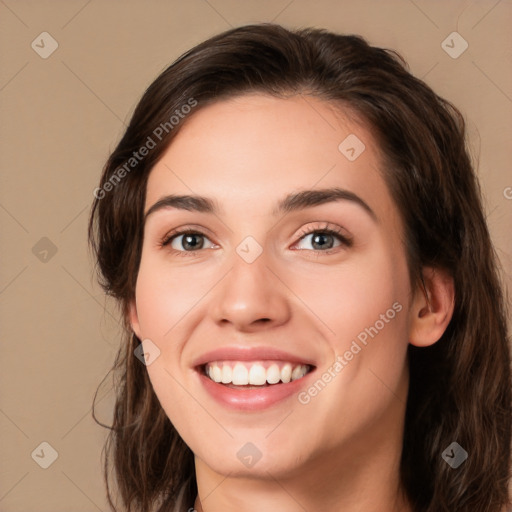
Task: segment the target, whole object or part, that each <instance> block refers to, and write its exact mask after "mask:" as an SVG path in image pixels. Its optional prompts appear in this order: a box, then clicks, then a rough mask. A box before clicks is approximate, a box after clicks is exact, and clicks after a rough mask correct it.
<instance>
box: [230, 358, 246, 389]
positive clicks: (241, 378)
mask: <svg viewBox="0 0 512 512" xmlns="http://www.w3.org/2000/svg"><path fill="white" fill-rule="evenodd" d="M232 382H233V384H234V385H235V386H247V384H249V372H248V371H247V368H246V367H245V366H244V365H243V364H240V363H237V364H235V367H234V368H233V377H232Z"/></svg>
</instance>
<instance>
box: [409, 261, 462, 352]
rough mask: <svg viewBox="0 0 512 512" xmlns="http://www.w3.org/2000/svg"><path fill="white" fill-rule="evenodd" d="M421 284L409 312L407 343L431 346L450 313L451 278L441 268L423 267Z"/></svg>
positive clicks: (443, 329) (452, 285)
mask: <svg viewBox="0 0 512 512" xmlns="http://www.w3.org/2000/svg"><path fill="white" fill-rule="evenodd" d="M422 274H423V284H424V287H423V286H418V287H417V288H416V291H415V294H414V299H413V304H412V307H411V311H410V315H411V317H410V328H409V329H410V330H409V343H411V345H415V346H417V347H427V346H429V345H433V344H434V343H436V341H438V340H439V339H440V338H441V336H442V335H443V333H444V331H445V330H446V328H447V327H448V324H449V323H450V320H451V319H452V315H453V308H454V305H455V287H454V284H453V277H452V276H451V275H450V274H449V273H448V272H447V271H445V270H443V269H440V268H432V267H425V268H424V269H423V273H422Z"/></svg>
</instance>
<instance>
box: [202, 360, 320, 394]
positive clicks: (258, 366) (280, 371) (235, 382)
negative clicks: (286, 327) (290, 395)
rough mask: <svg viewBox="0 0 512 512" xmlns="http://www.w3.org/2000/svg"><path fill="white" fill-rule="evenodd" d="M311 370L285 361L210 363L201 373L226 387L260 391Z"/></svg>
mask: <svg viewBox="0 0 512 512" xmlns="http://www.w3.org/2000/svg"><path fill="white" fill-rule="evenodd" d="M313 369H314V367H313V366H311V365H309V364H297V363H290V362H286V361H254V362H253V361H212V362H210V363H207V364H205V365H202V367H201V372H202V373H203V375H205V376H206V377H208V378H209V379H210V380H211V381H213V382H215V383H217V384H223V385H224V386H226V387H230V388H243V389H253V388H255V389H261V388H264V387H269V386H275V385H276V384H288V383H289V382H293V381H296V380H299V379H302V378H303V377H305V376H306V375H307V374H308V373H310V372H311V371H312V370H313Z"/></svg>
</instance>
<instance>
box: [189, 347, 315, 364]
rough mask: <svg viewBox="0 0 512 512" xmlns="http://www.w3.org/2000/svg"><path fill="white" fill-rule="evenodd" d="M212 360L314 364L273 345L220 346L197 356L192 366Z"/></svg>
mask: <svg viewBox="0 0 512 512" xmlns="http://www.w3.org/2000/svg"><path fill="white" fill-rule="evenodd" d="M213 361H287V362H290V363H295V364H307V365H310V366H312V367H314V366H315V363H314V361H313V360H311V359H308V358H304V357H302V356H298V355H295V354H292V353H290V352H285V351H283V350H279V349H277V348H275V347H265V346H261V347H242V346H231V347H221V348H217V349H215V350H212V351H210V352H206V353H205V354H202V355H201V356H199V357H198V358H197V359H196V360H195V361H194V362H193V366H194V367H198V366H202V365H205V364H206V363H211V362H213Z"/></svg>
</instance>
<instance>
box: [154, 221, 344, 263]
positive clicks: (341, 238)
mask: <svg viewBox="0 0 512 512" xmlns="http://www.w3.org/2000/svg"><path fill="white" fill-rule="evenodd" d="M312 233H321V234H323V235H332V236H334V237H336V238H338V240H339V241H340V242H341V245H342V246H345V247H351V246H352V243H353V241H352V238H350V237H348V236H347V235H345V234H343V233H342V232H341V230H339V229H337V228H329V227H328V224H326V225H325V227H323V228H313V229H305V230H304V231H302V232H301V233H300V234H299V241H300V240H302V239H303V238H305V237H306V236H308V235H311V234H312ZM182 235H199V236H203V237H205V238H208V237H207V235H205V234H204V233H202V232H201V231H198V230H196V229H191V228H187V229H183V230H180V231H173V232H171V233H168V234H166V235H165V236H164V238H163V239H162V240H161V241H160V242H159V246H160V247H162V248H163V247H166V246H168V245H169V244H170V243H171V242H172V240H173V239H174V238H177V237H178V236H182ZM339 247H340V246H338V247H335V248H333V249H329V250H326V251H320V250H314V249H313V250H309V249H299V250H301V251H306V250H307V251H308V252H313V253H316V254H317V255H320V253H321V254H327V255H328V254H332V253H334V252H337V249H338V248H339ZM201 250H202V249H198V250H196V251H178V250H175V249H173V250H172V252H175V253H179V255H180V256H184V257H187V256H194V255H196V253H198V252H200V251H201Z"/></svg>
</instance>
